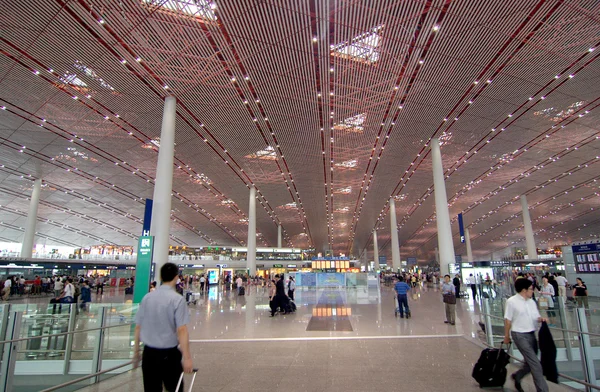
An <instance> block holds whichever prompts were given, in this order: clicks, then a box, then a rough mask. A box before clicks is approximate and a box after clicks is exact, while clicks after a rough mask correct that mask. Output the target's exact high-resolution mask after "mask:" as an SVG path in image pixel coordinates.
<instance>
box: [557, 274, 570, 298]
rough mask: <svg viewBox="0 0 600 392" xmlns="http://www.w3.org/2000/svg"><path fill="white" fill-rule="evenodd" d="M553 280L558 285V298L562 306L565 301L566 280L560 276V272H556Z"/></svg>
mask: <svg viewBox="0 0 600 392" xmlns="http://www.w3.org/2000/svg"><path fill="white" fill-rule="evenodd" d="M555 280H556V283H557V284H558V296H559V297H560V300H561V301H562V303H563V304H564V303H565V302H566V301H567V283H568V282H567V278H565V277H564V276H562V274H561V273H560V272H557V273H556V278H555Z"/></svg>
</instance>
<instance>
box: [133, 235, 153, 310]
mask: <svg viewBox="0 0 600 392" xmlns="http://www.w3.org/2000/svg"><path fill="white" fill-rule="evenodd" d="M153 250H154V237H152V236H141V237H140V239H139V242H138V256H137V263H136V273H135V283H134V287H133V303H134V304H137V303H140V302H142V298H144V295H146V294H147V293H148V290H149V289H150V274H151V272H152V252H153Z"/></svg>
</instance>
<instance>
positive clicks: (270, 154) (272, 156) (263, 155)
mask: <svg viewBox="0 0 600 392" xmlns="http://www.w3.org/2000/svg"><path fill="white" fill-rule="evenodd" d="M246 158H250V159H266V160H271V161H275V160H277V154H276V153H275V149H274V148H273V147H271V146H267V148H265V149H264V150H260V151H257V152H255V153H254V154H249V155H246Z"/></svg>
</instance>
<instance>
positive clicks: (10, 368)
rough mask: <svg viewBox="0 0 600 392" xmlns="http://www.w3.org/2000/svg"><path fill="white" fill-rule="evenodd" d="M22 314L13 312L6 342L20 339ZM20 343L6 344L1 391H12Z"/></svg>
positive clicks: (1, 374)
mask: <svg viewBox="0 0 600 392" xmlns="http://www.w3.org/2000/svg"><path fill="white" fill-rule="evenodd" d="M22 316H23V314H22V313H21V312H12V314H11V315H10V319H9V320H8V324H9V325H7V328H6V340H13V339H18V338H19V332H20V331H21V317H22ZM18 345H19V342H10V343H6V344H4V351H3V354H2V366H1V367H0V391H12V380H13V376H14V374H15V362H16V361H17V348H18Z"/></svg>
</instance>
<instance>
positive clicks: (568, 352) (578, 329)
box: [481, 297, 600, 391]
mask: <svg viewBox="0 0 600 392" xmlns="http://www.w3.org/2000/svg"><path fill="white" fill-rule="evenodd" d="M561 299H562V298H561V297H555V300H554V308H549V307H548V308H546V307H545V306H543V307H540V309H539V311H540V314H541V316H542V317H544V318H547V319H548V326H549V327H550V331H551V333H552V336H553V339H554V343H555V345H556V348H557V357H556V365H557V368H558V372H559V375H560V382H561V384H566V385H568V386H570V387H572V388H575V389H578V390H585V391H591V390H600V309H583V308H577V307H576V306H574V305H573V304H571V303H567V304H563V302H562V300H561ZM505 303H506V297H496V298H483V299H481V305H482V309H483V312H482V313H481V318H482V319H481V325H482V329H484V332H485V339H486V340H485V343H486V344H487V345H488V346H490V347H500V345H501V343H502V341H503V340H504V305H505ZM538 306H539V301H538ZM509 353H510V354H511V355H512V356H513V358H514V360H515V361H522V360H523V357H522V355H521V354H520V353H519V350H518V349H517V347H516V346H515V345H514V344H513V345H511V346H510V350H509Z"/></svg>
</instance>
